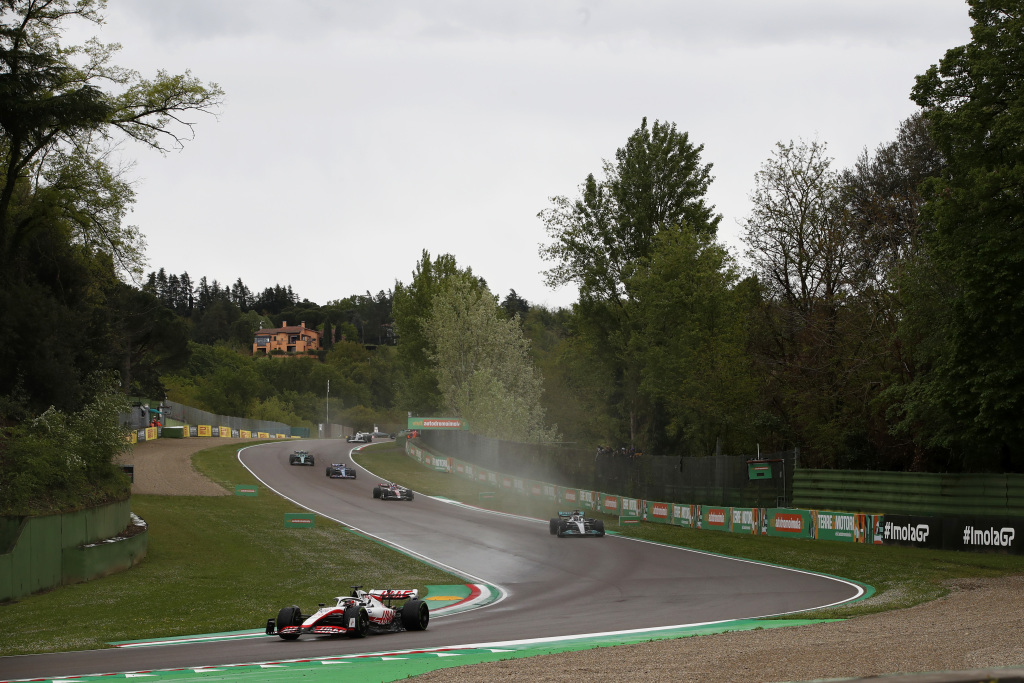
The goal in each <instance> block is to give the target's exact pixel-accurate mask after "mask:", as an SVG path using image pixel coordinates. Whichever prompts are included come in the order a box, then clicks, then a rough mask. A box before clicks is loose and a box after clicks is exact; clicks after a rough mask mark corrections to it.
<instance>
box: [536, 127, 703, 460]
mask: <svg viewBox="0 0 1024 683" xmlns="http://www.w3.org/2000/svg"><path fill="white" fill-rule="evenodd" d="M703 149H704V148H703V145H697V146H695V145H693V144H692V143H691V142H690V140H689V135H688V134H687V133H685V132H680V131H678V130H677V129H676V126H675V124H674V123H660V122H658V121H655V122H654V125H653V126H652V127H650V128H648V126H647V119H646V118H645V119H644V120H643V122H642V124H641V126H640V128H638V129H637V130H636V131H634V132H633V134H632V135H631V136H630V137H629V139H628V140H627V141H626V144H625V146H623V147H622V148H620V149H618V150H617V151H616V153H615V162H614V163H605V167H604V175H605V177H604V180H602V181H598V180H597V179H595V177H594V176H593V174H591V175H589V176H588V177H587V179H586V180H585V181H584V184H583V186H582V191H581V195H580V197H579V198H577V199H569V198H567V197H554V198H552V200H551V204H552V206H551V207H550V208H548V209H546V210H544V211H541V213H540V214H539V217H540V219H541V220H542V221H543V222H544V225H545V228H546V230H547V232H548V235H549V237H551V238H552V242H551V243H550V244H548V245H544V246H542V247H541V249H540V253H541V255H542V257H544V258H545V259H546V260H549V261H551V262H553V264H554V265H553V266H552V268H551V269H550V270H548V271H547V273H546V276H547V282H548V284H549V285H550V286H553V287H556V286H560V285H564V284H569V283H573V284H575V285H577V286H578V287H579V292H580V301H579V304H578V305H577V306H576V309H575V312H576V315H577V317H578V325H577V327H576V330H577V333H578V334H579V335H581V339H580V340H579V342H580V343H578V344H577V345H576V347H577V349H578V350H581V351H586V352H587V353H588V361H587V362H588V365H589V366H590V368H591V378H590V380H591V381H593V382H594V383H595V384H596V386H599V387H601V388H602V390H603V396H602V403H603V405H604V406H606V408H605V413H604V415H602V418H603V419H602V420H601V423H602V424H603V425H605V429H606V430H607V434H605V435H604V438H606V439H608V440H611V441H620V442H621V441H623V440H628V442H629V443H631V444H634V445H637V446H642V445H643V443H644V442H645V441H651V440H652V439H654V438H655V437H654V434H655V433H656V432H657V431H658V427H657V424H656V423H657V412H658V409H657V406H655V405H653V404H652V403H651V401H650V396H649V395H648V394H647V393H646V392H644V390H643V389H642V386H641V384H642V364H641V360H640V358H639V357H638V356H637V355H636V352H635V344H633V343H632V340H633V338H634V336H635V335H636V334H637V332H638V328H637V323H636V321H635V316H636V304H637V301H636V294H635V293H634V292H632V291H630V289H629V283H630V281H631V277H632V276H633V274H634V273H635V272H636V271H637V270H638V269H642V268H644V267H646V264H647V262H648V261H649V259H650V258H651V257H652V255H653V253H654V249H655V244H656V238H657V235H658V234H659V233H660V232H661V231H664V230H668V229H672V228H674V227H678V226H682V225H686V226H689V229H691V230H693V231H694V232H695V233H698V234H704V235H710V236H714V235H715V233H716V232H717V228H718V223H719V221H720V220H721V216H719V215H717V214H715V212H714V208H713V207H710V206H708V205H707V204H706V203H705V199H704V195H705V194H706V192H707V189H708V187H709V186H710V183H711V180H712V176H711V164H704V163H702V161H701V152H702V151H703Z"/></svg>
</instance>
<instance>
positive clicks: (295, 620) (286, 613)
mask: <svg viewBox="0 0 1024 683" xmlns="http://www.w3.org/2000/svg"><path fill="white" fill-rule="evenodd" d="M301 625H302V610H300V609H299V607H298V605H289V606H288V607H282V608H281V611H280V612H278V613H277V635H278V636H280V637H281V640H297V639H298V637H299V634H298V633H281V627H282V626H301Z"/></svg>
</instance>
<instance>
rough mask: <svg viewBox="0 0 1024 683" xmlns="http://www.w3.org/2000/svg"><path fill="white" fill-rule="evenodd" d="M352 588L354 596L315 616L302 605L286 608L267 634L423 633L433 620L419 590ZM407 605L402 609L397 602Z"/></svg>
mask: <svg viewBox="0 0 1024 683" xmlns="http://www.w3.org/2000/svg"><path fill="white" fill-rule="evenodd" d="M362 588H363V587H362V586H352V595H344V596H339V597H337V598H335V601H336V603H335V604H334V605H333V606H331V607H327V606H326V605H325V604H324V603H320V607H319V609H317V611H316V612H315V613H313V614H303V613H302V612H301V610H299V608H298V606H296V605H291V606H289V607H284V608H282V609H281V611H280V612H278V613H277V619H268V620H267V635H268V636H272V635H275V634H276V635H277V636H278V637H280V638H281V639H282V640H297V639H298V637H299V636H300V635H303V634H308V635H311V636H341V635H345V636H348V637H350V638H362V637H363V636H365V635H366V634H367V633H394V632H396V631H423V630H425V629H426V628H427V622H428V621H430V611H429V610H428V609H427V603H425V602H423V601H422V600H420V599H419V591H416V590H391V589H385V590H371V591H364V590H363V589H362ZM398 602H403V603H405V604H403V605H402V606H401V607H398V606H396V604H395V603H398Z"/></svg>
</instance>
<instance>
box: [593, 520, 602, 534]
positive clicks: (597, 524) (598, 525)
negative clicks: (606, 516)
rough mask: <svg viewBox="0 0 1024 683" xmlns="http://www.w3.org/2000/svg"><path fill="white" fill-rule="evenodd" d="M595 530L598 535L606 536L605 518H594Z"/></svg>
mask: <svg viewBox="0 0 1024 683" xmlns="http://www.w3.org/2000/svg"><path fill="white" fill-rule="evenodd" d="M594 531H596V532H597V535H598V536H604V520H603V519H595V520H594Z"/></svg>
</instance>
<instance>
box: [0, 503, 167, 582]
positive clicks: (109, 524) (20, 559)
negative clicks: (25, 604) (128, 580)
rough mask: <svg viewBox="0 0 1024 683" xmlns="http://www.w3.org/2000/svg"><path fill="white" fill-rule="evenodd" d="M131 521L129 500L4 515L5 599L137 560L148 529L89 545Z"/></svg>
mask: <svg viewBox="0 0 1024 683" xmlns="http://www.w3.org/2000/svg"><path fill="white" fill-rule="evenodd" d="M130 523H131V509H130V501H128V500H125V501H120V502H117V503H111V504H110V505H103V506H100V507H96V508H91V509H89V510H82V511H79V512H71V513H67V514H63V515H46V516H43V517H15V518H12V517H5V518H3V522H0V530H3V533H5V534H7V536H8V539H7V540H8V543H7V548H6V549H7V552H5V553H4V554H2V555H0V602H3V601H7V600H16V599H18V598H21V597H24V596H26V595H31V594H32V593H36V592H38V591H42V590H47V589H50V588H55V587H57V586H60V585H64V584H69V583H76V582H78V581H87V580H89V579H91V578H95V577H98V576H103V575H105V574H109V573H111V572H113V571H119V570H120V569H124V568H127V567H130V566H132V565H133V564H136V563H138V562H139V561H141V560H142V558H143V557H145V554H146V547H147V542H148V535H147V534H146V533H142V534H138V535H137V536H135V537H133V538H132V539H126V540H125V541H119V542H117V543H105V544H99V545H95V546H92V547H85V546H89V545H90V544H93V543H97V542H99V541H104V540H106V539H109V538H114V537H115V536H117V535H118V534H119V533H121V532H122V531H124V530H125V528H127V527H128V526H129V524H130ZM15 528H16V529H17V531H16V532H15V531H13V530H14V529H15ZM12 538H13V540H11V539H12ZM128 541H131V542H128Z"/></svg>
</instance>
